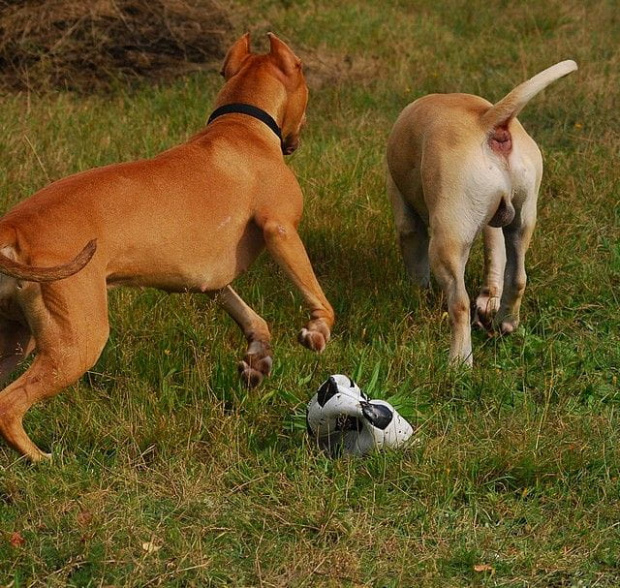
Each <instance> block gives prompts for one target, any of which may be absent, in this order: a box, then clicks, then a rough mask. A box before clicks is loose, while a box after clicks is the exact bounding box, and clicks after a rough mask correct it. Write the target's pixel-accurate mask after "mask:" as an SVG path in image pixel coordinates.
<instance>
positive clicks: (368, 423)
mask: <svg viewBox="0 0 620 588" xmlns="http://www.w3.org/2000/svg"><path fill="white" fill-rule="evenodd" d="M306 424H307V426H308V434H309V435H310V437H311V438H312V439H314V440H316V442H317V443H318V445H319V447H320V448H321V449H323V450H324V451H326V452H327V453H329V454H330V455H331V456H332V457H337V456H339V455H341V454H343V453H348V454H351V455H366V454H368V453H371V452H372V451H375V450H381V449H392V448H396V447H400V446H402V445H404V444H405V443H406V442H407V441H408V440H409V438H410V437H411V436H412V435H413V427H412V426H411V425H410V424H409V423H408V422H407V421H406V420H405V419H404V418H403V417H402V416H400V414H398V412H397V411H396V409H395V408H394V407H393V406H392V405H391V404H390V403H389V402H386V401H385V400H371V399H370V398H368V396H367V395H366V394H364V392H362V390H360V388H359V386H358V385H357V384H356V383H355V382H354V381H353V380H351V378H349V377H347V376H344V375H342V374H336V375H333V376H330V377H329V378H328V379H327V380H326V381H325V382H323V384H321V386H320V388H319V389H318V391H317V393H316V394H315V395H314V396H313V397H312V399H311V400H310V402H309V403H308V407H307V409H306Z"/></svg>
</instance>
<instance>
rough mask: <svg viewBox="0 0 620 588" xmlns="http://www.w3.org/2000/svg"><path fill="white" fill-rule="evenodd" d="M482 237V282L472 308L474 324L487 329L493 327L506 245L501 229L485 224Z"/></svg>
mask: <svg viewBox="0 0 620 588" xmlns="http://www.w3.org/2000/svg"><path fill="white" fill-rule="evenodd" d="M483 237H484V284H483V286H482V288H481V289H480V293H479V294H478V298H476V305H475V308H474V325H475V326H477V327H480V328H483V329H486V330H487V331H491V330H492V328H493V319H494V318H495V315H496V314H497V311H498V310H499V306H500V300H501V298H502V291H503V288H504V271H505V268H506V245H505V244H504V235H503V232H502V229H500V228H494V227H489V226H486V227H484V231H483Z"/></svg>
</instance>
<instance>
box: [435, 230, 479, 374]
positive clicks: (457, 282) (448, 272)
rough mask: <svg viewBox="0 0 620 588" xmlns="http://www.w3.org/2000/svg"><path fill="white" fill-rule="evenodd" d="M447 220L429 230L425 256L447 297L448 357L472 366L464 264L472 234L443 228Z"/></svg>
mask: <svg viewBox="0 0 620 588" xmlns="http://www.w3.org/2000/svg"><path fill="white" fill-rule="evenodd" d="M446 226H449V225H448V224H447V223H442V222H439V223H438V224H437V226H436V227H434V228H433V229H431V240H430V246H429V257H430V262H431V268H432V270H433V274H434V275H435V278H436V279H437V281H438V282H439V284H440V285H441V288H442V290H443V292H444V294H445V296H446V298H447V304H448V314H449V316H450V325H451V327H452V340H451V343H450V360H451V361H452V362H453V363H460V362H462V363H465V364H467V365H472V363H473V359H472V347H471V324H470V305H469V296H468V294H467V290H466V289H465V265H466V264H467V258H468V257H469V251H470V249H471V245H472V242H473V240H474V237H475V233H473V234H466V233H465V232H464V231H461V233H459V232H458V231H457V230H455V228H454V227H452V230H447V231H446V230H444V228H445V227H446Z"/></svg>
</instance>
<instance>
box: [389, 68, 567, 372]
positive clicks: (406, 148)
mask: <svg viewBox="0 0 620 588" xmlns="http://www.w3.org/2000/svg"><path fill="white" fill-rule="evenodd" d="M575 69H577V65H576V64H575V62H574V61H570V60H568V61H563V62H561V63H558V64H556V65H554V66H553V67H550V68H548V69H546V70H545V71H543V72H541V73H539V74H538V75H536V76H534V77H533V78H531V79H530V80H528V81H527V82H525V83H523V84H521V85H520V86H517V87H516V88H515V89H514V90H513V91H512V92H510V93H509V94H508V95H507V96H506V97H505V98H503V99H502V100H500V101H499V102H498V103H497V104H495V105H492V104H491V103H490V102H487V101H486V100H484V99H483V98H479V97H478V96H472V95H469V94H432V95H430V96H425V97H423V98H420V99H419V100H416V101H415V102H413V103H412V104H410V105H409V106H407V107H406V108H405V109H404V110H403V112H402V113H401V115H400V116H399V118H398V120H397V121H396V123H395V124H394V128H393V129H392V133H391V135H390V138H389V141H388V147H387V165H388V170H389V171H388V180H387V183H388V193H389V195H390V198H391V201H392V207H393V210H394V218H395V221H396V227H397V230H398V233H399V237H400V246H401V251H402V254H403V257H404V259H405V263H406V266H407V271H408V273H409V275H410V276H411V278H412V280H413V281H414V282H415V283H416V284H418V285H420V286H424V287H426V286H428V285H429V281H430V269H432V270H433V274H434V275H435V277H436V279H437V281H438V282H439V284H440V285H441V288H442V289H443V291H444V292H445V294H446V297H447V303H448V312H449V315H450V322H451V325H452V342H451V346H450V358H451V360H452V361H456V362H465V363H467V364H469V365H471V364H472V348H471V332H470V305H469V297H468V296H467V291H466V290H465V281H464V274H465V264H466V263H467V258H468V256H469V250H470V248H471V245H472V242H473V240H474V238H475V237H476V235H477V234H478V233H479V232H480V231H481V230H482V231H484V245H485V266H486V267H485V274H486V277H485V284H484V287H483V288H482V290H481V292H480V295H479V296H478V298H477V300H476V322H477V324H480V325H482V326H484V327H486V328H488V329H493V328H498V329H499V330H500V331H501V332H502V333H506V334H507V333H511V332H513V331H514V330H515V329H516V328H517V325H518V324H519V308H520V306H521V298H522V296H523V292H524V290H525V281H526V275H525V264H524V263H525V252H526V251H527V248H528V246H529V243H530V238H531V236H532V232H533V230H534V224H535V223H536V200H537V197H538V189H539V187H540V182H541V179H542V157H541V154H540V150H539V149H538V146H537V145H536V143H535V142H534V140H533V139H532V138H531V137H530V136H529V135H528V134H527V133H526V132H525V130H524V129H523V127H522V126H521V124H520V123H519V121H518V120H517V119H516V116H517V115H518V114H519V112H520V111H521V109H522V108H523V107H524V106H525V105H526V104H527V103H528V101H529V100H530V99H531V98H533V97H534V96H535V95H536V94H537V93H538V92H540V91H541V90H542V89H543V88H545V87H546V86H548V85H549V84H550V83H552V82H553V81H555V80H557V79H558V78H560V77H562V76H564V75H566V74H568V73H570V72H571V71H574V70H575ZM500 227H501V228H500Z"/></svg>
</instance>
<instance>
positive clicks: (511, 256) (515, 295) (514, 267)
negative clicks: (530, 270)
mask: <svg viewBox="0 0 620 588" xmlns="http://www.w3.org/2000/svg"><path fill="white" fill-rule="evenodd" d="M523 216H526V215H523ZM530 219H531V220H530V221H529V222H523V223H513V225H510V226H509V227H504V229H503V231H504V239H505V241H506V257H507V260H506V271H505V275H504V293H503V295H502V301H501V305H500V308H499V311H498V313H497V317H496V321H495V322H496V323H497V325H498V328H499V330H500V331H501V333H502V334H504V335H509V334H510V333H513V332H514V331H515V330H516V328H517V327H518V326H519V313H520V309H521V301H522V300H523V294H524V292H525V286H526V283H527V274H526V272H525V253H526V252H527V250H528V248H529V244H530V240H531V238H532V234H533V232H534V224H535V217H533V215H530Z"/></svg>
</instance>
